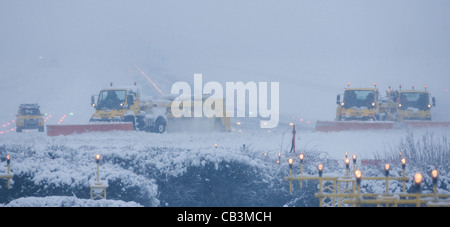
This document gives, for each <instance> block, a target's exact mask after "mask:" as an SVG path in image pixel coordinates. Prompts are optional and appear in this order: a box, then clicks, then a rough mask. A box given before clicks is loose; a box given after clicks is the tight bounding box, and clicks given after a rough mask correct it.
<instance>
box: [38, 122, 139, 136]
mask: <svg viewBox="0 0 450 227" xmlns="http://www.w3.org/2000/svg"><path fill="white" fill-rule="evenodd" d="M114 130H119V131H132V130H133V124H132V123H131V122H124V123H105V124H81V125H47V136H60V135H64V136H65V135H70V134H74V133H76V134H81V133H86V132H106V131H114Z"/></svg>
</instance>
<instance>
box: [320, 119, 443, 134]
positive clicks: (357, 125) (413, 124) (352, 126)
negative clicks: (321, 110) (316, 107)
mask: <svg viewBox="0 0 450 227" xmlns="http://www.w3.org/2000/svg"><path fill="white" fill-rule="evenodd" d="M437 127H450V122H433V121H403V122H392V121H390V122H389V121H377V122H365V121H317V123H316V131H318V132H338V131H348V130H373V129H402V128H437Z"/></svg>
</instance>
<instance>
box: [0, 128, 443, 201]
mask: <svg viewBox="0 0 450 227" xmlns="http://www.w3.org/2000/svg"><path fill="white" fill-rule="evenodd" d="M432 132H433V134H434V135H435V136H436V137H443V136H448V135H447V133H448V130H447V129H439V130H433V131H432ZM413 133H415V134H416V135H417V136H419V137H420V136H421V135H422V134H423V133H426V130H414V132H413ZM406 135H407V132H406V131H404V130H391V131H385V130H378V131H377V130H375V131H367V132H362V131H347V132H332V133H323V132H312V131H306V130H304V131H298V132H297V136H296V148H297V149H296V154H293V153H290V148H291V138H292V134H291V131H290V128H289V126H287V127H286V130H279V131H272V132H267V131H262V130H254V131H251V130H245V131H242V132H238V131H235V132H230V133H219V132H212V133H164V134H154V133H146V132H107V133H86V134H79V135H70V136H57V137H48V136H47V135H46V134H45V133H38V132H36V131H31V132H28V133H15V132H12V133H6V134H3V135H1V136H0V155H1V160H2V162H1V163H2V164H1V165H0V172H5V171H6V162H5V157H6V154H9V155H10V157H11V171H12V173H13V174H15V175H16V176H17V177H18V178H15V179H16V180H14V181H13V182H12V189H11V191H7V190H6V188H5V184H4V182H2V184H1V185H2V186H1V187H2V188H1V189H2V191H3V192H6V193H11V194H9V195H8V196H4V197H3V198H2V202H3V203H5V204H4V205H6V206H89V205H92V206H135V205H143V206H184V205H187V206H190V205H219V206H223V205H224V204H223V203H224V202H223V201H222V200H220V198H215V197H213V198H215V199H216V201H215V200H214V199H212V200H211V201H208V202H209V204H208V203H205V201H202V202H203V203H200V204H196V203H195V202H193V201H189V200H187V201H176V200H170V199H168V198H167V197H165V196H166V195H165V193H167V192H165V191H164V190H180V191H185V190H189V188H191V190H194V189H193V188H196V190H206V191H208V190H209V191H208V192H209V193H218V190H219V189H217V188H216V189H211V188H209V187H207V186H205V185H200V186H199V185H197V186H195V185H196V183H195V181H193V180H192V179H189V177H190V175H192V174H193V175H195V177H197V178H201V180H200V179H197V180H200V181H202V182H203V181H204V182H203V183H202V184H204V183H205V182H208V181H211V183H212V182H214V184H218V182H216V181H215V180H209V179H210V178H214V176H216V175H217V176H221V175H226V176H227V178H228V179H221V181H223V182H228V183H230V182H234V185H233V186H230V187H232V188H233V187H236V188H242V189H239V190H238V191H237V192H235V193H236V194H234V196H235V197H236V198H239V197H240V196H242V193H243V191H254V193H257V192H258V190H257V189H254V188H246V185H245V184H244V183H239V182H241V181H242V182H245V179H247V178H248V177H249V175H254V178H255V179H254V180H255V181H258V182H257V183H255V184H256V185H259V186H260V187H261V185H266V184H267V185H271V186H270V187H272V188H270V190H278V193H286V194H285V196H287V195H288V193H287V192H286V191H285V190H287V187H286V185H285V184H283V183H282V182H281V181H282V177H284V176H286V174H287V169H288V167H287V159H288V158H289V157H294V158H296V157H295V156H297V155H298V154H299V153H300V152H301V153H305V156H306V157H305V165H306V166H309V169H310V170H309V171H310V172H311V174H315V173H314V171H315V169H314V167H315V166H316V164H317V163H318V162H325V163H326V162H327V161H330V160H334V161H332V165H333V166H326V169H325V173H327V171H329V173H330V174H339V173H343V172H344V171H343V168H342V166H343V160H344V154H345V152H348V153H349V154H350V155H352V154H356V155H357V156H358V159H359V160H363V159H373V158H375V156H376V155H381V156H383V155H384V154H385V153H388V154H391V153H392V152H393V151H394V150H395V147H396V146H398V144H399V141H400V140H401V139H404V138H405V137H406ZM215 144H217V148H216V147H215ZM244 144H245V149H244V148H243V145H244ZM278 153H281V164H280V165H278V164H276V160H277V159H278ZM96 154H100V155H101V166H100V178H101V180H105V181H107V182H108V185H109V189H108V190H107V191H108V192H107V194H108V199H109V200H111V201H110V202H106V203H94V202H86V199H88V198H89V196H90V194H89V185H90V184H92V183H93V182H94V181H95V179H96V164H95V155H96ZM308 155H312V156H314V158H312V157H308ZM311 159H313V160H311ZM335 163H338V166H339V168H342V169H341V170H342V172H340V171H341V170H339V168H337V167H336V166H335ZM396 164H397V165H399V163H393V165H394V166H395V165H396ZM297 165H298V164H297ZM229 168H231V169H233V171H234V172H231V173H230V172H229V171H231V170H230V169H229ZM296 168H297V167H296ZM305 168H306V167H305ZM205 171H206V172H205ZM208 171H212V172H209V173H208ZM423 171H426V170H423ZM375 172H377V171H375ZM380 173H381V171H380ZM184 178H188V179H184ZM176 179H178V180H180V179H184V180H180V181H182V182H183V184H180V182H178V183H177V184H180V185H177V188H171V187H172V186H173V185H175V183H173V182H177V181H178V180H176ZM259 181H260V182H259ZM169 182H172V183H169ZM171 184H172V185H171ZM241 184H242V185H241ZM197 187H198V188H201V189H198V188H197ZM380 188H381V189H383V187H381V186H380ZM241 190H242V191H241ZM193 193H194V194H195V193H198V192H193ZM202 193H205V194H206V192H202ZM33 196H36V198H35V199H33V198H27V199H23V197H33ZM58 196H68V197H70V198H61V197H58ZM42 197H48V198H42ZM53 199H55V201H52V200H53ZM310 199H311V198H310ZM199 200H201V199H199ZM114 201H117V203H116V202H114ZM123 201H127V202H130V203H125V202H123ZM133 201H134V202H137V203H131V202H133ZM183 202H184V203H183ZM247 202H248V201H247ZM238 204H239V203H238ZM274 204H276V205H285V204H289V200H286V199H284V200H283V199H281V200H280V201H278V203H276V202H274V201H271V202H268V203H264V202H260V201H256V202H255V201H252V202H250V203H243V204H239V205H243V206H253V205H262V206H268V205H274ZM225 205H226V204H225ZM231 205H236V204H231ZM294 205H295V204H294ZM297 205H298V204H297ZM303 205H304V204H303Z"/></svg>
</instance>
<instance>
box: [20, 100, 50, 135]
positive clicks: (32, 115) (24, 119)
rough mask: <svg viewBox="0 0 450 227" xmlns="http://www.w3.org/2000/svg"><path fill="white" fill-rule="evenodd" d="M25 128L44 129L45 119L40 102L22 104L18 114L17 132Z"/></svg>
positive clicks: (41, 130) (40, 130)
mask: <svg viewBox="0 0 450 227" xmlns="http://www.w3.org/2000/svg"><path fill="white" fill-rule="evenodd" d="M24 129H37V130H38V131H39V132H43V131H44V119H43V117H42V114H41V111H40V110H39V105H38V104H21V105H20V106H19V111H18V113H17V115H16V132H22V130H24Z"/></svg>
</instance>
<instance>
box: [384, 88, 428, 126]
mask: <svg viewBox="0 0 450 227" xmlns="http://www.w3.org/2000/svg"><path fill="white" fill-rule="evenodd" d="M394 94H396V95H395V96H394V97H395V98H394V100H390V101H391V102H393V103H394V105H395V107H396V113H395V114H394V115H393V119H392V120H394V121H403V120H428V121H430V120H431V107H432V106H436V99H435V98H434V97H431V96H430V94H429V93H428V91H427V90H426V87H425V90H423V91H419V90H414V89H412V90H398V91H394Z"/></svg>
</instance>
